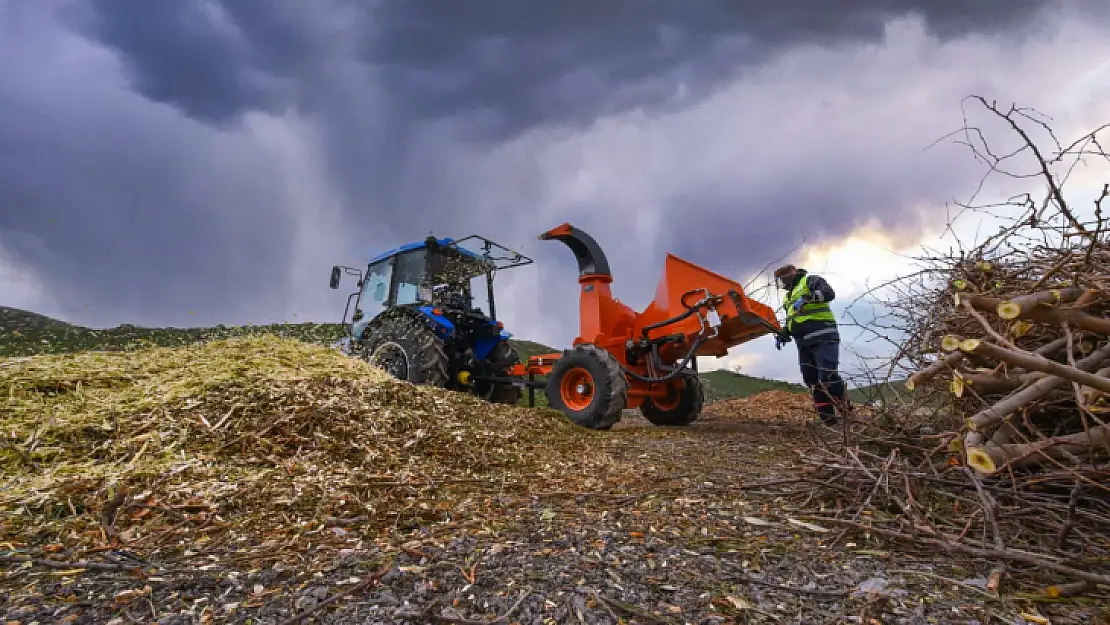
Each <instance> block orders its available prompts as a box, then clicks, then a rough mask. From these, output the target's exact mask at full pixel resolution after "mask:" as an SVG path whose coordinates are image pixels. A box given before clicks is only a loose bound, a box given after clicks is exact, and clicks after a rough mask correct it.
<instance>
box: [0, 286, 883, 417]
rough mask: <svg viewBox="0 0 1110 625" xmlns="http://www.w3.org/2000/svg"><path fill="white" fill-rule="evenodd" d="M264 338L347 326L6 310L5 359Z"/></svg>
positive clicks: (740, 381)
mask: <svg viewBox="0 0 1110 625" xmlns="http://www.w3.org/2000/svg"><path fill="white" fill-rule="evenodd" d="M261 334H272V335H278V336H282V337H286V338H293V339H297V340H301V341H304V342H306V343H313V344H321V345H331V344H334V343H335V342H336V341H338V340H339V339H340V338H342V337H343V327H342V326H341V325H340V324H337V323H295V324H285V323H282V324H270V325H247V326H215V327H211V328H144V327H137V326H132V325H121V326H117V327H114V328H108V329H93V328H86V327H82V326H77V325H72V324H69V323H66V322H64V321H59V320H57V319H51V318H50V317H46V316H44V315H40V314H38V313H33V312H29V311H26V310H20V309H17V308H7V307H3V306H0V357H15V356H31V355H35V354H56V353H65V352H76V351H87V350H101V351H121V350H131V349H139V348H144V347H150V346H159V347H173V346H179V345H187V344H192V343H197V342H203V341H209V340H218V339H225V338H232V337H238V336H249V335H261ZM512 343H513V344H514V345H515V346H516V348H517V351H518V352H519V353H520V356H521V360H527V359H528V357H530V356H533V355H536V354H544V353H552V352H558V351H560V350H558V349H556V348H553V347H549V346H547V345H544V344H542V343H536V342H534V341H526V340H519V339H514V340H513V341H512ZM701 377H702V379H703V380H704V381H705V383H706V392H707V397H706V399H707V400H708V401H719V400H722V399H730V398H736V397H747V396H749V395H754V394H756V393H759V392H762V391H766V390H781V391H787V392H796V393H805V392H806V389H805V388H804V387H803V386H801V385H799V384H793V383H790V382H782V381H779V380H769V379H765V378H758V377H753V376H750V375H744V374H742V373H735V372H732V371H724V370H718V371H706V372H704V373H702V374H701ZM892 393H893V391H892V390H891V388H890V387H889V386H886V387H884V388H883V389H881V393H880V390H879V389H873V388H870V387H867V388H861V389H852V390H851V395H852V400H853V401H855V402H857V403H862V402H863V401H865V400H866V399H867V398H869V397H875V396H878V395H882V396H883V398H884V399H889V398H890V397H891V395H892ZM526 397H527V396H526ZM536 404H537V405H546V404H547V400H546V397H544V394H543V393H542V392H537V393H536Z"/></svg>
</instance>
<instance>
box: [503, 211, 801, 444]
mask: <svg viewBox="0 0 1110 625" xmlns="http://www.w3.org/2000/svg"><path fill="white" fill-rule="evenodd" d="M539 238H540V239H541V240H555V241H561V242H563V243H564V244H565V245H566V246H567V247H568V248H570V250H571V252H573V253H574V255H575V257H576V258H577V260H578V284H579V285H580V297H581V300H580V303H579V316H580V319H579V323H580V326H581V327H580V330H579V336H578V337H577V338H576V339H575V340H574V343H573V348H572V349H569V350H565V351H563V352H562V353H555V354H543V355H538V356H533V357H531V358H529V359H528V362H527V363H521V364H517V365H516V366H515V367H514V368H513V369H512V375H513V376H519V377H524V376H527V378H528V379H529V382H528V383H526V384H527V385H528V386H529V387H530V390H529V395H530V399H532V401H534V391H533V389H534V388H536V387H539V386H540V382H539V381H536V380H535V377H536V376H545V377H546V378H547V380H546V382H545V383H543V388H544V390H545V392H546V395H547V398H548V403H549V404H550V405H551V407H552V408H555V409H557V410H559V411H561V412H562V413H564V414H565V415H567V416H568V417H569V418H570V419H572V420H573V421H575V422H576V423H578V424H580V425H583V426H585V427H589V428H593V429H603V430H604V429H609V428H611V427H612V426H613V425H614V424H616V423H617V422H618V421H619V420H620V418H621V413H622V410H624V409H626V408H639V409H640V412H641V413H642V414H643V415H644V417H645V418H646V419H647V420H648V421H650V422H651V423H653V424H655V425H666V426H676V425H689V424H690V423H693V422H694V421H695V420H696V419H697V418H698V416H699V415H700V413H701V409H702V404H703V402H704V392H703V389H702V385H701V379H700V378H699V377H698V373H697V357H698V356H716V357H718V358H720V357H722V356H725V355H726V354H727V353H728V350H729V348H731V347H734V346H736V345H739V344H741V343H744V342H747V341H750V340H752V339H754V338H756V337H759V336H762V335H765V334H769V333H777V332H779V330H780V326H779V324H778V319H777V318H776V317H775V313H774V310H773V309H772V308H771V307H769V306H767V305H765V304H763V303H761V302H758V301H755V300H752V299H749V298H748V297H747V296H746V295H745V294H744V289H743V287H742V286H741V285H740V284H738V283H737V282H735V281H733V280H730V279H728V278H726V277H724V276H722V275H719V274H717V273H714V272H712V271H710V270H708V269H705V268H702V267H699V266H698V265H695V264H694V263H691V262H689V261H686V260H683V259H681V258H679V257H677V256H675V255H673V254H667V257H666V261H665V262H664V265H663V276H662V278H661V279H660V281H659V287H658V288H657V290H656V292H655V299H654V300H653V301H652V302H651V303H650V304H649V305H648V306H647V308H645V309H644V310H643V312H635V311H633V310H632V309H631V308H629V307H628V306H626V305H625V304H622V303H621V301H620V300H619V299H616V298H614V297H613V295H612V293H611V291H610V284H611V283H612V282H613V275H612V273H611V272H610V270H609V262H608V260H607V259H606V257H605V252H603V251H602V249H601V247H600V246H599V245H598V244H597V242H596V241H595V240H594V239H593V238H592V237H591V236H590V235H589V234H587V233H585V232H583V231H582V230H579V229H578V228H575V227H574V226H572V225H570V224H563V225H561V226H558V227H556V228H553V229H552V230H549V231H547V232H545V233H543V234H542V235H540V237H539Z"/></svg>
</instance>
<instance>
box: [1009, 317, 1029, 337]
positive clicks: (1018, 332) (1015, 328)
mask: <svg viewBox="0 0 1110 625" xmlns="http://www.w3.org/2000/svg"><path fill="white" fill-rule="evenodd" d="M1032 329H1033V324H1031V323H1029V322H1028V321H1021V320H1018V321H1015V322H1014V324H1013V325H1012V326H1010V333H1011V334H1013V335H1014V338H1016V339H1020V338H1021V337H1023V336H1025V335H1026V334H1029V331H1030V330H1032Z"/></svg>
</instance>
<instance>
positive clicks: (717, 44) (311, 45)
mask: <svg viewBox="0 0 1110 625" xmlns="http://www.w3.org/2000/svg"><path fill="white" fill-rule="evenodd" d="M1085 1H1088V0H1085ZM1046 4H1048V0H1011V1H1007V2H966V1H958V0H948V1H927V0H894V1H891V0H855V1H851V2H827V1H823V0H812V1H805V2H795V3H791V4H790V6H776V5H775V4H774V3H770V2H767V3H763V2H759V3H740V2H735V1H734V0H703V1H700V2H682V1H675V0H646V1H641V0H618V1H616V2H602V3H598V2H594V1H592V0H572V1H569V2H557V3H529V2H519V1H518V0H486V1H484V2H481V3H469V2H440V1H438V0H384V1H382V2H378V3H361V2H340V1H339V0H332V1H331V2H311V3H309V2H297V1H294V0H235V1H232V2H220V1H217V0H210V1H207V2H206V1H202V0H197V1H193V2H186V3H174V4H170V5H168V6H167V5H165V4H163V3H150V2H137V1H136V0H93V1H92V3H91V5H92V6H93V7H94V8H95V13H94V15H93V16H92V18H91V19H90V20H88V21H86V22H84V23H83V29H84V32H86V33H88V34H89V35H90V36H93V37H95V38H96V39H98V40H99V41H101V42H103V43H104V44H106V45H108V46H110V47H111V48H113V49H115V50H118V51H119V52H120V53H121V54H122V55H123V58H124V59H125V61H126V62H127V64H128V66H129V68H130V69H131V75H132V76H133V78H134V80H135V86H136V88H137V89H139V90H140V91H141V92H143V93H144V94H145V95H147V96H148V97H150V98H152V99H154V100H157V101H165V102H170V103H173V104H175V105H177V106H180V107H181V108H183V109H184V110H185V111H187V112H188V113H189V114H190V115H193V116H196V117H198V118H200V119H204V120H207V121H212V122H224V121H227V120H228V119H230V118H233V117H235V116H236V115H237V114H239V113H241V112H243V111H245V110H248V109H262V110H269V111H274V110H280V109H282V108H284V107H286V106H301V107H307V108H309V109H316V108H319V107H322V106H326V101H327V100H328V95H329V94H326V93H322V92H321V91H320V90H319V88H320V87H321V86H322V85H321V78H322V77H323V76H324V75H325V74H327V70H326V68H327V64H328V63H329V62H334V61H335V60H336V58H337V54H338V53H339V52H338V50H339V49H340V48H348V47H349V48H350V52H351V53H353V54H354V55H355V56H356V57H357V59H358V60H359V61H361V62H362V63H363V64H364V67H365V71H366V73H365V74H363V76H364V77H366V76H371V77H372V79H373V80H374V81H375V82H376V84H378V85H380V86H381V87H383V88H384V89H386V90H387V91H388V92H389V93H390V99H391V101H393V102H396V103H397V106H396V112H397V119H396V120H395V121H397V122H402V123H403V122H412V121H416V120H426V119H437V118H442V117H454V116H456V115H459V114H462V113H466V112H478V111H487V112H489V113H490V116H489V117H488V118H487V120H488V122H487V124H485V125H483V126H482V127H481V129H480V130H481V131H482V133H483V135H484V136H483V138H487V139H491V140H499V139H504V138H505V135H506V134H511V133H515V132H518V131H520V130H524V129H527V128H530V127H532V126H534V125H535V124H538V123H545V124H557V123H572V124H589V123H591V122H592V120H593V119H595V118H596V117H597V116H599V115H605V114H611V113H614V112H617V111H620V110H626V109H628V108H634V107H642V106H648V107H650V106H652V105H653V104H655V103H657V102H660V101H662V100H665V99H667V98H668V97H669V96H670V94H671V92H672V90H673V89H672V87H671V86H670V85H669V84H664V83H661V84H657V85H655V86H654V87H651V86H648V87H647V88H646V89H645V90H644V91H638V92H632V93H634V95H635V97H634V98H622V97H621V93H620V92H619V91H618V90H616V89H614V87H616V86H621V85H628V84H633V83H637V82H647V83H652V82H656V79H657V78H659V77H660V76H663V75H667V74H672V73H675V72H681V73H682V74H683V77H684V79H685V80H687V81H688V82H690V87H691V88H692V89H694V90H695V91H696V92H702V91H704V90H707V89H711V88H712V87H713V86H715V85H716V84H718V83H719V82H720V81H721V80H723V79H726V78H730V77H734V76H735V75H736V73H737V72H739V71H740V70H741V69H742V68H743V67H745V66H747V65H750V64H754V63H758V62H760V61H761V60H763V59H765V58H766V57H767V56H768V55H771V54H773V53H774V52H776V51H778V50H780V49H783V48H789V47H791V46H794V45H798V44H817V45H836V44H840V43H846V42H860V41H877V40H878V39H880V38H881V37H882V34H883V28H884V25H885V23H886V21H887V20H889V19H890V18H893V17H901V16H904V15H920V16H922V17H924V19H925V20H926V25H927V27H928V28H929V30H930V32H931V33H932V34H934V35H936V36H937V37H940V38H942V39H947V38H952V37H958V36H962V35H965V34H967V33H971V32H984V33H991V32H997V31H1003V30H1005V31H1010V32H1019V31H1022V30H1028V28H1029V24H1030V22H1029V20H1030V18H1031V17H1032V16H1033V15H1035V14H1036V11H1037V10H1039V9H1040V8H1042V7H1043V6H1044V5H1046ZM1095 6H1097V5H1095ZM587 75H588V76H587ZM576 87H582V88H581V89H577V88H576ZM475 134H477V130H476V131H475Z"/></svg>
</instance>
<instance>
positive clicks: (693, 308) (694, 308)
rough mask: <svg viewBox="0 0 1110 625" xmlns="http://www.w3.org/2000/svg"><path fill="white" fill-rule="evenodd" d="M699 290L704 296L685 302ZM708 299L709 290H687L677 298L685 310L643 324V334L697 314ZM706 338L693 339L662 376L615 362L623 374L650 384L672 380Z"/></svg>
mask: <svg viewBox="0 0 1110 625" xmlns="http://www.w3.org/2000/svg"><path fill="white" fill-rule="evenodd" d="M699 291H702V292H705V294H706V296H705V297H704V298H702V299H701V300H700V301H699V302H698V303H696V304H694V305H690V304H687V303H686V297H687V296H688V295H690V294H691V293H697V292H699ZM709 301H710V295H709V292H708V291H706V290H705V289H694V290H691V291H687V292H685V293H683V294H682V297H680V298H679V302H681V303H682V305H683V306H684V307H685V308H686V312H683V313H682V314H680V315H677V316H675V317H672V318H670V319H666V320H663V321H660V322H658V323H653V324H651V325H649V326H645V327H644V329H643V333H644V336H647V333H648V331H649V330H654V329H656V328H662V327H664V326H668V325H670V324H672V323H677V322H679V321H682V320H683V319H685V318H687V317H689V316H691V315H694V314H697V313H698V310H700V309H701V308H703V307H704V306H706V305H707V304H708V303H709ZM701 325H702V328H704V327H705V323H704V322H703V323H702V324H701ZM708 340H709V337H706V336H704V335H701V336H699V337H698V339H697V340H696V341H694V344H693V345H692V346H691V347H690V351H688V352H686V357H685V358H683V359H682V361H681V362H679V363H678V365H677V366H676V367H675V370H674V371H672V372H670V373H668V374H667V375H664V376H662V377H658V378H653V377H651V376H646V375H640V374H639V373H636V372H635V371H632V370H630V369H629V368H628V367H626V366H624V364H622V363H621V362H620V361H617V364H618V365H619V366H620V368H621V370H622V371H623V372H624V373H625V375H627V376H628V377H630V378H633V379H635V380H639V381H641V382H648V383H651V384H654V383H658V382H667V381H669V380H672V379H674V378H676V377H678V376H679V375H682V373H683V369H685V368H686V365H687V364H689V363H690V361H691V360H693V359H694V357H695V354H697V351H698V348H699V347H701V346H702V344H703V343H705V342H706V341H708Z"/></svg>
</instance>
